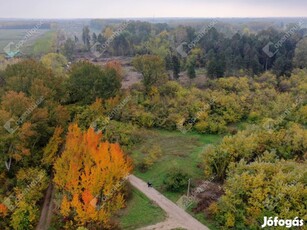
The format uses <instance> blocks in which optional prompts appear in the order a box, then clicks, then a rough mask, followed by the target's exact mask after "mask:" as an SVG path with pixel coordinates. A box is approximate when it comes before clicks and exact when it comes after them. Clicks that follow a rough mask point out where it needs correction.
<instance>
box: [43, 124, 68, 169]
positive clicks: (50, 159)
mask: <svg viewBox="0 0 307 230" xmlns="http://www.w3.org/2000/svg"><path fill="white" fill-rule="evenodd" d="M62 133H63V129H62V128H61V127H57V128H56V129H55V130H54V133H53V136H52V137H51V138H50V140H49V142H48V144H47V146H46V147H45V148H44V156H43V159H42V162H43V164H46V165H53V164H54V162H55V160H56V157H57V154H58V153H59V150H60V147H61V145H62V143H63V139H62V137H61V135H62Z"/></svg>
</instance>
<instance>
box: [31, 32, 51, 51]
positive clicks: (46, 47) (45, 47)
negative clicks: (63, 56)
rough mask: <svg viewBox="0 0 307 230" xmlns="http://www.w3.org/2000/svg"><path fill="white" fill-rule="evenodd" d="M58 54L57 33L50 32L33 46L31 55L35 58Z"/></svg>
mask: <svg viewBox="0 0 307 230" xmlns="http://www.w3.org/2000/svg"><path fill="white" fill-rule="evenodd" d="M54 52H56V32H55V31H48V32H47V33H45V34H44V35H42V36H41V37H40V38H38V39H37V40H36V41H35V42H34V44H33V46H31V48H30V51H29V53H30V54H31V55H33V56H41V55H44V54H47V53H54Z"/></svg>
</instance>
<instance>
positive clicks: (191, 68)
mask: <svg viewBox="0 0 307 230" xmlns="http://www.w3.org/2000/svg"><path fill="white" fill-rule="evenodd" d="M195 65H196V60H195V59H194V58H191V59H189V60H188V63H187V71H188V76H189V78H191V79H192V78H195V77H196V72H195Z"/></svg>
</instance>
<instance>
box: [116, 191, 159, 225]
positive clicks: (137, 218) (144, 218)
mask: <svg viewBox="0 0 307 230" xmlns="http://www.w3.org/2000/svg"><path fill="white" fill-rule="evenodd" d="M164 219H165V213H164V212H163V210H162V209H161V208H160V207H158V206H156V205H155V204H154V203H153V202H152V201H150V200H149V199H148V198H147V197H146V196H145V195H144V194H143V193H141V192H139V191H138V190H136V189H133V190H132V198H131V199H130V200H129V201H128V202H127V208H126V209H124V210H122V211H121V213H120V220H119V222H120V226H121V228H122V229H125V230H134V229H137V228H140V227H144V226H148V225H152V224H155V223H159V222H162V221H163V220H164Z"/></svg>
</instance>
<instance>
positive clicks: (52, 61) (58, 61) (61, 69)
mask: <svg viewBox="0 0 307 230" xmlns="http://www.w3.org/2000/svg"><path fill="white" fill-rule="evenodd" d="M41 62H42V63H43V65H44V66H45V67H47V68H49V69H52V71H53V73H54V74H55V75H56V76H65V67H66V66H67V59H66V58H65V57H64V56H63V55H62V54H57V53H49V54H46V55H45V56H43V57H42V58H41Z"/></svg>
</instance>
